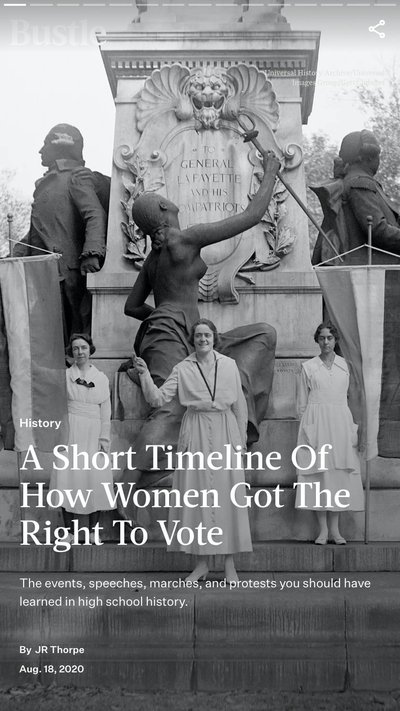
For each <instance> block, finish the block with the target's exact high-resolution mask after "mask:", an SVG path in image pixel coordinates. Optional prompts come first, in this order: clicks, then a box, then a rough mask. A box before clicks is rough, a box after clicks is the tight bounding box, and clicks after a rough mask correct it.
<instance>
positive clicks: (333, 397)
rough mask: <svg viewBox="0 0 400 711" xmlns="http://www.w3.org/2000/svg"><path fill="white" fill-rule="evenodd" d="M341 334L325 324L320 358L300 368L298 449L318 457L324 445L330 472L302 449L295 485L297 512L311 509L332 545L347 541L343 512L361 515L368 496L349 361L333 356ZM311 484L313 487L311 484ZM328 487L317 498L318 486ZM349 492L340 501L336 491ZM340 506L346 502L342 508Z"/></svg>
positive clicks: (317, 336) (323, 539) (318, 335)
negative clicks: (350, 396)
mask: <svg viewBox="0 0 400 711" xmlns="http://www.w3.org/2000/svg"><path fill="white" fill-rule="evenodd" d="M338 340H339V334H338V331H337V329H336V328H335V326H333V325H332V324H331V323H330V322H327V323H321V324H320V325H319V326H318V328H317V330H316V331H315V333H314V341H315V342H316V343H318V345H319V348H320V351H321V352H320V354H319V355H318V356H316V357H315V358H311V360H308V361H306V362H305V363H303V364H302V368H301V383H300V391H299V398H298V409H299V416H300V417H301V421H300V428H299V435H298V440H297V445H308V446H309V447H311V448H312V449H313V450H314V451H315V453H316V454H317V453H318V451H319V450H320V449H321V447H322V446H323V445H324V444H325V445H326V444H329V445H331V449H327V455H326V463H325V466H326V470H321V469H319V468H318V467H320V466H321V463H320V461H319V457H318V456H317V457H316V461H315V465H314V466H312V467H310V468H309V469H307V467H308V466H309V464H310V450H309V449H307V448H306V447H303V448H302V449H300V450H299V451H298V456H297V463H298V465H299V468H298V470H297V481H298V483H299V484H306V485H305V486H300V487H299V486H298V487H297V488H296V503H295V506H296V508H305V507H306V508H307V509H313V510H314V511H315V513H316V516H317V521H318V525H319V533H318V537H317V538H316V540H315V543H317V544H318V545H324V544H326V543H327V542H328V539H329V538H331V539H332V540H333V541H334V543H337V544H338V545H343V544H345V543H346V541H345V539H344V538H343V536H342V535H341V534H340V531H339V512H340V511H362V510H363V509H364V493H363V488H362V483H361V475H360V460H359V456H358V451H357V425H356V424H355V423H354V421H353V417H352V414H351V412H350V410H349V407H348V404H347V391H348V387H349V370H348V367H347V363H346V361H345V360H344V359H343V358H341V357H340V356H338V355H337V354H336V353H335V350H334V349H335V345H336V343H337V342H338ZM308 484H312V485H313V486H308ZM318 485H319V489H320V490H321V491H322V490H323V489H327V490H328V491H329V493H330V501H328V497H327V496H326V494H322V495H321V497H320V500H319V497H318V496H317V488H318ZM340 490H342V493H343V490H344V491H345V492H346V491H348V492H349V495H348V496H346V497H343V496H342V497H341V498H340V499H339V498H337V500H336V502H335V496H336V494H338V492H339V491H340ZM337 502H339V503H342V504H346V505H347V504H348V505H347V506H346V508H341V507H340V506H338V505H337Z"/></svg>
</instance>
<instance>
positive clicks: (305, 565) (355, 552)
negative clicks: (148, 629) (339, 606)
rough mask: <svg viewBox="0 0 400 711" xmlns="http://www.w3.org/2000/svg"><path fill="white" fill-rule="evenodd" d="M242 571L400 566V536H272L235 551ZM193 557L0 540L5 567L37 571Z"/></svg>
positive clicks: (144, 566)
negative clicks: (301, 539)
mask: <svg viewBox="0 0 400 711" xmlns="http://www.w3.org/2000/svg"><path fill="white" fill-rule="evenodd" d="M235 562H236V567H237V570H238V571H239V572H244V573H252V572H254V573H261V572H276V571H283V572H290V571H292V572H298V573H300V572H309V573H317V572H346V571H348V572H354V571H355V572H357V571H358V572H360V571H364V572H369V571H380V572H400V542H399V541H398V542H396V543H394V542H391V543H387V542H385V543H379V542H372V543H369V544H367V545H365V544H363V543H348V544H347V545H346V546H336V545H334V544H328V545H326V546H316V545H314V544H311V543H298V542H293V541H287V542H285V543H282V542H281V541H273V542H271V541H269V542H263V543H255V544H254V546H253V552H252V553H238V554H236V555H235ZM193 566H194V558H193V556H191V555H186V554H185V553H169V552H168V551H167V550H166V547H165V545H163V544H162V543H157V542H153V543H146V544H144V545H143V546H135V545H133V544H131V543H128V544H126V545H118V544H115V543H104V544H103V545H100V546H86V545H83V544H82V545H73V546H72V547H71V549H70V550H69V551H67V552H65V551H55V550H53V546H51V545H40V546H37V545H30V546H21V545H19V544H18V543H2V544H0V571H2V572H4V573H9V572H13V571H20V572H35V571H43V570H48V571H53V572H67V571H70V572H73V571H76V572H82V573H85V572H96V571H99V572H111V571H114V572H124V571H130V572H140V573H148V572H155V573H156V572H166V573H170V572H172V571H174V572H180V571H190V570H192V568H193ZM210 566H212V569H213V570H215V571H221V570H222V569H223V561H222V557H221V556H215V558H214V559H213V560H212V559H211V558H210Z"/></svg>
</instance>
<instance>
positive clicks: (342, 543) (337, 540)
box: [332, 535, 347, 546]
mask: <svg viewBox="0 0 400 711" xmlns="http://www.w3.org/2000/svg"><path fill="white" fill-rule="evenodd" d="M332 540H333V542H334V543H336V545H337V546H345V545H346V543H347V541H346V539H345V538H343V536H340V535H339V536H332Z"/></svg>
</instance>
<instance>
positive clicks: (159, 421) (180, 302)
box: [121, 153, 279, 517]
mask: <svg viewBox="0 0 400 711" xmlns="http://www.w3.org/2000/svg"><path fill="white" fill-rule="evenodd" d="M263 160H264V176H263V179H262V182H261V185H260V188H259V190H258V192H257V193H256V194H255V195H254V197H253V198H252V200H251V202H250V203H249V205H248V206H247V208H246V209H245V210H244V211H243V212H242V213H239V214H237V215H234V216H232V217H229V218H227V219H224V220H220V221H218V222H214V223H208V224H199V225H193V226H191V227H188V228H187V229H181V228H180V225H179V220H178V208H177V207H176V206H175V205H174V204H173V203H172V202H170V201H169V200H167V199H166V198H165V197H163V196H162V195H158V194H157V193H151V192H148V193H144V194H142V195H141V196H139V197H138V198H137V199H136V200H135V202H134V205H133V211H132V212H133V219H134V221H135V222H136V224H137V225H138V227H139V228H140V229H141V230H142V231H143V232H144V233H145V234H148V235H150V238H151V245H152V249H151V252H150V253H149V255H148V257H147V259H146V261H145V263H144V265H143V267H142V269H141V271H140V273H139V275H138V277H137V279H136V282H135V284H134V286H133V288H132V291H131V293H130V295H129V296H128V299H127V301H126V305H125V313H126V314H127V315H128V316H132V317H133V318H136V319H139V320H140V321H142V325H141V327H140V329H139V331H138V334H137V337H136V341H135V351H136V353H137V355H140V356H141V357H142V358H144V360H145V361H146V363H147V365H148V368H149V370H150V373H151V375H152V377H153V379H154V381H155V383H156V385H158V386H159V385H161V384H162V383H163V382H164V381H165V380H166V378H167V377H168V375H169V374H170V372H171V370H172V368H173V367H174V366H175V365H176V364H177V363H178V362H180V361H181V360H183V359H185V358H186V357H187V356H188V355H189V354H190V353H191V352H192V351H193V346H192V345H190V343H189V334H190V330H191V326H192V324H193V323H194V322H195V321H196V320H197V319H198V318H199V310H198V287H199V280H200V279H201V278H202V276H204V274H205V272H206V269H207V267H206V264H205V263H204V261H203V259H202V258H201V255H200V251H201V249H202V248H203V247H206V246H207V245H210V244H215V243H217V242H222V241H223V240H226V239H229V238H230V237H233V236H235V235H237V234H239V233H242V232H245V231H246V230H248V229H250V228H251V227H253V226H254V225H256V224H258V223H259V222H260V220H261V218H262V217H263V215H264V213H265V211H266V209H267V206H268V204H269V201H270V199H271V196H272V192H273V188H274V184H275V177H276V172H277V170H278V168H279V161H278V159H277V158H276V157H275V156H274V155H273V154H270V153H266V154H265V155H264V159H263ZM151 291H153V295H154V303H155V307H152V306H150V305H149V304H147V303H146V299H147V297H148V296H149V294H150V292H151ZM275 342H276V334H275V329H274V328H272V327H271V326H269V325H268V324H264V323H258V324H250V325H247V326H241V327H238V328H235V329H234V330H232V331H230V332H228V333H225V334H221V340H220V344H219V346H218V350H219V351H220V352H222V353H224V354H225V355H229V356H230V357H232V358H234V359H235V360H236V363H237V365H238V368H239V372H240V375H241V379H242V386H243V390H244V394H245V396H246V399H247V405H248V412H249V422H248V430H247V435H248V443H251V442H254V441H257V439H258V424H259V422H260V421H261V419H262V418H263V417H264V416H265V411H266V407H267V404H268V395H269V391H270V388H271V383H272V375H273V364H274V357H275ZM128 374H129V375H130V377H131V378H132V379H133V380H134V379H135V369H134V368H128ZM183 412H184V408H182V406H181V405H180V404H179V402H178V400H177V399H174V400H173V401H172V402H171V403H168V404H167V405H165V406H163V407H162V408H160V409H158V410H156V411H154V412H153V413H151V414H150V416H149V418H148V419H147V420H146V421H145V422H144V424H143V427H142V429H141V431H140V433H139V435H138V437H137V439H136V440H135V441H134V443H133V447H134V450H135V452H136V456H135V465H136V466H137V470H136V471H130V470H125V472H124V477H123V481H124V483H126V484H129V483H139V482H140V486H142V487H143V486H144V487H145V486H147V485H149V484H151V483H154V482H155V481H157V480H160V478H162V477H163V476H165V472H164V471H159V472H155V473H151V472H149V470H150V469H151V461H152V453H151V451H147V452H146V446H148V445H151V444H160V443H163V444H165V445H169V444H172V445H176V442H177V436H178V431H179V426H180V421H181V418H182V413H183ZM163 464H164V461H163V458H162V456H159V457H158V465H159V467H160V469H161V470H162V467H163ZM122 513H123V514H124V515H126V516H127V517H131V513H130V511H129V507H128V510H125V511H122V510H121V514H122Z"/></svg>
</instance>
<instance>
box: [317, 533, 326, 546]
mask: <svg viewBox="0 0 400 711" xmlns="http://www.w3.org/2000/svg"><path fill="white" fill-rule="evenodd" d="M314 543H316V545H317V546H326V544H327V543H328V536H327V535H325V533H323V534H320V535H319V536H318V538H316V539H315V541H314Z"/></svg>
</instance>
